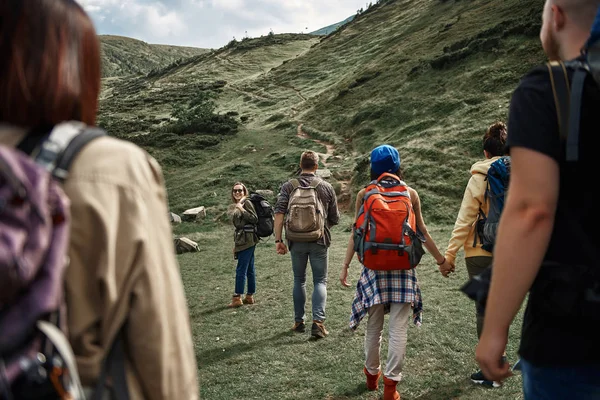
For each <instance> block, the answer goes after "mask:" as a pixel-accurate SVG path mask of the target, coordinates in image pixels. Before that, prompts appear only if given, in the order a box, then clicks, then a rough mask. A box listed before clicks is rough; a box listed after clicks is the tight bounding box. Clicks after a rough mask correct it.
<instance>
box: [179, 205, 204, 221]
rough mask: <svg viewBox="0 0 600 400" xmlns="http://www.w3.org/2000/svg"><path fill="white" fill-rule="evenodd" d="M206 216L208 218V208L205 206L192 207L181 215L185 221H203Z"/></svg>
mask: <svg viewBox="0 0 600 400" xmlns="http://www.w3.org/2000/svg"><path fill="white" fill-rule="evenodd" d="M204 218H206V208H204V206H200V207H196V208H190V209H189V210H185V211H184V212H183V214H182V215H181V219H182V220H184V221H201V220H203V219H204Z"/></svg>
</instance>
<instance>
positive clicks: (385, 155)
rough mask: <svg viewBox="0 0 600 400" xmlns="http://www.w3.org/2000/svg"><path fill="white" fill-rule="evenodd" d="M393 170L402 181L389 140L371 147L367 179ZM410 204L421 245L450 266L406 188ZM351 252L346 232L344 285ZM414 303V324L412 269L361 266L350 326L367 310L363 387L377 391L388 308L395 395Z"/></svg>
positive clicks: (416, 298)
mask: <svg viewBox="0 0 600 400" xmlns="http://www.w3.org/2000/svg"><path fill="white" fill-rule="evenodd" d="M386 172H387V173H391V174H393V175H396V178H398V181H400V180H402V173H401V171H400V155H399V154H398V150H396V149H395V148H394V147H392V146H389V145H381V146H379V147H376V148H375V149H374V150H373V151H372V152H371V179H372V180H376V179H378V178H379V177H380V176H381V175H382V174H384V173H386ZM408 192H409V196H410V199H411V203H412V208H413V210H414V213H415V217H416V224H417V228H418V230H419V231H420V232H421V233H422V234H423V236H424V237H425V243H424V246H425V248H426V249H427V250H428V251H429V253H430V254H431V255H432V256H433V257H434V258H435V259H436V263H437V264H438V265H439V266H440V269H442V270H444V271H445V270H448V269H450V268H451V266H450V264H448V263H447V262H446V259H445V258H444V256H443V255H442V253H440V251H439V250H438V248H437V246H436V245H435V242H434V241H433V238H432V237H431V236H430V235H429V233H428V231H427V227H426V226H425V222H424V221H423V216H422V215H421V200H420V199H419V195H418V193H417V191H416V190H414V189H412V188H410V187H408ZM364 197H365V189H362V190H361V191H360V192H358V194H357V196H356V211H355V212H356V214H355V220H356V217H358V213H359V210H360V208H361V205H362V203H363V199H364ZM353 256H354V236H353V235H350V239H349V241H348V248H347V250H346V257H345V259H344V266H343V267H342V271H341V273H340V281H341V283H342V285H343V286H346V287H349V286H350V284H349V283H348V280H347V278H348V268H349V266H350V262H351V261H352V257H353ZM411 308H412V312H413V320H414V323H415V324H417V325H420V323H421V310H422V302H421V290H420V289H419V284H418V282H417V275H416V273H415V270H414V269H410V270H392V271H375V270H372V269H369V268H365V267H364V266H363V268H362V273H361V275H360V279H359V281H358V284H357V286H356V295H355V297H354V301H353V302H352V315H351V318H350V328H351V329H352V330H354V329H356V328H357V327H358V324H359V323H360V321H361V320H362V319H363V317H364V316H365V315H367V314H368V315H369V317H368V320H367V328H366V333H365V358H366V359H365V366H364V368H363V372H364V374H365V375H366V378H367V389H369V390H377V389H378V387H379V378H380V377H381V363H380V355H379V351H380V344H381V336H382V332H383V322H384V316H385V314H387V313H389V314H390V317H389V349H388V358H387V365H386V367H385V370H384V374H383V375H384V377H383V382H384V385H385V387H384V392H383V398H384V400H399V399H400V395H399V393H398V391H397V390H396V386H397V384H398V382H399V381H400V380H401V379H402V365H403V364H404V355H405V354H406V340H407V332H408V321H409V316H410V311H411Z"/></svg>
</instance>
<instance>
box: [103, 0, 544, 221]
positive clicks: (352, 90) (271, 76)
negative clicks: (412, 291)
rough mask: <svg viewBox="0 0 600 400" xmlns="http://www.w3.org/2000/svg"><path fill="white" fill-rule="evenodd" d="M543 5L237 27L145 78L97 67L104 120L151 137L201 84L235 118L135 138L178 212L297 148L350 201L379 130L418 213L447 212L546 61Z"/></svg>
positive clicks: (429, 9)
mask: <svg viewBox="0 0 600 400" xmlns="http://www.w3.org/2000/svg"><path fill="white" fill-rule="evenodd" d="M542 5H543V1H542V0H504V1H501V2H498V1H494V0H470V1H464V0H463V1H458V0H456V1H440V0H419V1H416V0H395V1H394V0H388V1H386V2H384V3H379V4H376V5H374V6H373V7H371V8H369V9H368V10H367V11H366V12H364V13H362V14H360V15H359V16H357V17H356V18H355V19H354V20H353V21H352V22H350V23H349V24H347V25H345V26H343V27H342V28H341V29H339V30H337V31H336V32H334V33H332V34H330V35H328V36H327V37H315V36H312V35H292V34H288V35H274V36H266V37H263V38H257V39H246V40H244V41H242V42H235V43H230V44H229V45H228V46H226V47H225V48H223V49H219V50H218V51H215V52H212V53H207V54H203V55H199V56H195V57H192V58H190V59H187V60H185V61H184V62H182V63H180V64H179V65H177V64H173V65H171V66H170V67H169V68H166V69H163V70H161V71H158V72H155V73H153V74H150V75H149V76H148V77H138V78H133V79H132V78H128V79H127V80H123V79H107V80H105V89H104V92H103V99H102V103H101V118H102V121H103V123H104V124H105V125H107V126H108V127H109V128H110V131H111V132H113V134H117V135H119V136H123V137H127V136H128V135H132V134H133V135H140V134H142V135H143V134H149V135H155V134H156V132H157V129H158V128H159V127H161V126H163V125H164V124H166V123H168V121H170V120H171V119H172V118H171V113H172V110H173V106H174V105H177V104H183V103H186V102H188V101H189V99H190V98H191V97H192V96H194V95H195V94H196V93H198V92H210V93H212V94H213V95H214V96H216V98H215V101H216V102H217V111H218V112H220V113H229V114H230V115H233V116H234V117H235V118H236V119H237V120H238V121H239V122H240V123H241V130H240V133H239V134H238V135H237V136H233V137H229V136H228V137H223V136H221V137H214V138H211V143H212V145H211V146H208V147H207V146H204V145H201V146H195V145H194V143H196V141H197V139H196V138H194V134H193V133H191V134H188V135H184V136H173V135H170V136H169V135H167V136H166V137H165V136H164V135H165V133H164V132H163V133H161V134H160V135H156V136H153V137H154V140H144V143H146V144H148V143H150V144H148V145H147V146H146V147H147V148H148V150H149V151H150V152H151V153H152V154H154V155H155V156H156V157H157V158H158V159H159V161H161V162H162V163H163V166H164V168H165V171H166V175H167V185H168V189H169V193H170V202H171V207H172V209H174V210H175V211H181V210H183V209H186V208H189V207H192V206H197V205H208V206H209V207H212V208H213V209H210V210H209V211H210V214H211V215H212V216H215V218H217V217H218V215H220V213H222V212H223V210H224V208H225V207H226V204H223V199H226V198H227V193H228V191H229V189H230V186H231V184H232V183H233V182H234V181H235V180H242V181H247V182H250V183H251V185H252V186H254V188H255V189H262V188H265V187H268V188H272V189H274V190H276V189H277V188H278V186H279V184H280V183H281V181H282V180H283V179H285V178H286V177H288V176H289V175H290V174H292V173H293V172H294V170H295V167H296V164H297V160H298V156H299V154H300V152H301V151H302V150H303V149H306V148H313V149H315V150H317V151H319V152H321V153H322V154H323V156H324V157H325V163H324V164H325V166H326V167H327V168H328V169H330V170H331V171H332V173H333V175H332V178H331V181H332V183H333V184H334V186H335V187H336V190H338V193H339V194H340V195H341V196H340V201H341V202H342V203H343V205H345V206H349V205H350V204H351V196H352V194H353V193H354V192H355V191H357V190H358V188H359V187H361V186H362V185H363V184H364V183H365V182H366V180H367V178H366V174H367V168H368V159H367V158H366V156H368V153H369V151H370V149H371V148H373V147H374V146H376V145H378V144H381V143H384V142H385V143H390V144H393V145H395V146H397V147H398V148H399V150H400V152H401V156H402V160H403V165H404V170H405V176H406V180H407V181H408V182H409V184H411V185H413V186H414V187H416V188H417V189H418V190H419V192H420V194H421V197H422V200H423V203H424V212H425V214H426V218H427V220H428V221H431V222H435V223H452V222H453V221H454V218H455V215H456V212H457V210H458V207H459V204H460V199H461V197H462V193H463V190H464V186H465V184H466V182H467V180H468V178H469V173H468V170H469V167H470V165H471V164H472V163H473V162H474V161H475V160H477V159H479V158H481V156H482V154H481V153H482V150H481V148H480V147H481V138H482V136H483V133H484V130H485V128H486V127H487V126H488V125H489V124H490V123H492V122H494V121H495V120H498V119H505V118H506V114H507V105H508V101H509V98H510V94H511V92H512V90H513V89H514V88H515V87H516V85H517V83H518V80H519V77H520V76H521V75H522V74H523V73H525V72H526V71H527V70H528V69H529V68H530V67H531V66H533V65H534V64H537V63H539V62H542V61H543V60H544V57H543V54H542V52H541V48H540V45H539V40H538V37H537V36H538V32H539V25H540V15H541V9H542ZM300 125H301V126H302V128H301V129H299V126H300ZM161 135H163V136H161ZM163 138H166V139H168V140H167V141H165V140H163ZM202 143H205V142H204V141H202ZM326 145H328V147H327V146H326Z"/></svg>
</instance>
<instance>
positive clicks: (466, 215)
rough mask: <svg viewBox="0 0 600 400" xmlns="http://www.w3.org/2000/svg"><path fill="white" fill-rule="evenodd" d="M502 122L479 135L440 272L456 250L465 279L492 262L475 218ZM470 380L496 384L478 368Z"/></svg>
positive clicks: (499, 146) (497, 153)
mask: <svg viewBox="0 0 600 400" xmlns="http://www.w3.org/2000/svg"><path fill="white" fill-rule="evenodd" d="M506 134H507V130H506V125H505V124H504V123H503V122H496V123H494V124H492V125H491V126H490V127H489V128H488V129H487V131H486V132H485V135H484V136H483V154H484V156H485V159H484V160H481V161H477V162H476V163H474V164H473V165H472V166H471V178H470V179H469V183H467V188H466V189H465V194H464V196H463V200H462V204H461V205H460V210H459V212H458V216H457V217H456V222H455V223H454V230H453V231H452V237H451V238H450V241H449V243H448V247H447V249H446V254H445V256H446V260H448V263H450V265H452V269H451V270H442V269H440V271H441V272H442V274H443V275H444V276H447V275H448V273H449V272H450V271H454V267H455V263H456V254H457V253H458V251H459V250H460V249H461V247H462V248H463V249H464V253H465V264H466V265H467V272H468V273H469V279H471V278H472V277H474V276H476V275H479V274H480V273H481V272H483V270H484V269H486V268H487V267H488V266H489V265H490V264H491V263H492V253H490V252H488V251H485V250H483V249H482V248H481V241H480V240H479V238H478V237H477V236H476V234H475V232H476V222H477V219H478V218H479V213H480V210H481V211H483V213H484V214H485V215H487V214H488V210H489V204H488V202H487V201H486V199H485V190H486V187H487V180H486V176H487V172H488V169H489V167H490V165H491V164H492V163H493V162H494V161H496V160H497V159H498V158H500V157H501V156H503V155H504V154H505V145H506ZM476 315H477V337H479V336H480V335H481V330H482V328H483V315H479V314H476ZM471 380H472V381H473V382H475V383H479V384H483V385H486V386H493V387H497V386H499V384H497V383H496V382H493V381H490V380H487V379H485V378H484V377H483V374H482V373H481V371H477V372H476V373H474V374H473V375H471Z"/></svg>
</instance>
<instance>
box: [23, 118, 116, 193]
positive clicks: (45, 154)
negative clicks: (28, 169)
mask: <svg viewBox="0 0 600 400" xmlns="http://www.w3.org/2000/svg"><path fill="white" fill-rule="evenodd" d="M104 135H105V132H104V130H102V129H100V128H94V127H88V126H86V125H85V124H82V123H75V122H68V123H64V124H60V125H57V126H56V127H55V128H54V129H53V130H52V132H50V135H49V136H48V138H47V139H46V140H44V141H43V142H42V144H41V146H40V148H39V151H38V153H37V154H36V155H35V157H34V159H35V161H36V162H37V163H38V164H40V165H42V166H43V167H44V168H46V169H47V170H48V171H50V172H51V173H52V175H53V176H54V177H55V178H56V179H58V180H59V181H61V182H64V181H65V180H66V179H67V177H68V175H69V169H70V168H71V164H72V163H73V161H74V160H75V157H76V156H77V155H78V154H79V152H80V151H81V150H82V149H83V148H84V147H85V146H86V145H87V144H88V143H90V142H91V141H92V140H94V139H96V138H98V137H100V136H104Z"/></svg>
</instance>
